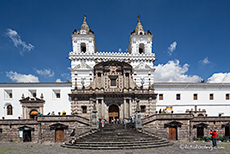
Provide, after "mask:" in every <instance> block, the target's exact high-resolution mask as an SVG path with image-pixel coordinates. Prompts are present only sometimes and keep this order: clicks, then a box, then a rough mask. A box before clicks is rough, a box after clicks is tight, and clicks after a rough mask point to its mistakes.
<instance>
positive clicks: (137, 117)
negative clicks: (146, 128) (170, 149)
mask: <svg viewBox="0 0 230 154" xmlns="http://www.w3.org/2000/svg"><path fill="white" fill-rule="evenodd" d="M135 128H136V129H142V120H141V113H139V112H136V114H135Z"/></svg>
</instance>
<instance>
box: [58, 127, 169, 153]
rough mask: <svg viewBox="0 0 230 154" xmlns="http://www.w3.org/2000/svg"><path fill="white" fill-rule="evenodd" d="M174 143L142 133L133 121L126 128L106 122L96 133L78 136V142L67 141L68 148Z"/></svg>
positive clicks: (132, 147)
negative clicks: (136, 128)
mask: <svg viewBox="0 0 230 154" xmlns="http://www.w3.org/2000/svg"><path fill="white" fill-rule="evenodd" d="M172 144H173V143H171V142H169V141H168V140H166V139H163V138H160V137H157V136H154V135H151V134H147V133H142V132H141V131H137V130H135V128H134V125H133V124H132V123H129V124H127V127H126V129H125V128H124V126H123V125H121V124H105V127H104V128H100V129H99V130H97V131H96V132H94V133H89V134H88V135H84V136H81V137H78V139H77V141H76V144H70V143H65V144H63V145H61V146H62V147H66V148H75V149H91V150H122V149H144V148H157V147H162V146H170V145H172Z"/></svg>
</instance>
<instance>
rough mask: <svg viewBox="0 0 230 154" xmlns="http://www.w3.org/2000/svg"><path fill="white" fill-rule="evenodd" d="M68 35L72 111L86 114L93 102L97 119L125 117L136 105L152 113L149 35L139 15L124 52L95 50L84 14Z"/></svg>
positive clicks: (120, 118) (150, 36)
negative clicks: (70, 41)
mask: <svg viewBox="0 0 230 154" xmlns="http://www.w3.org/2000/svg"><path fill="white" fill-rule="evenodd" d="M71 36H72V43H73V51H72V52H70V54H69V59H70V61H71V69H70V70H71V76H72V83H73V84H72V86H73V87H72V88H74V89H73V90H72V91H71V94H70V95H69V96H70V97H71V99H72V102H71V110H72V112H74V113H77V114H81V115H84V116H87V115H89V113H91V112H92V108H93V104H94V103H95V104H96V109H97V111H98V114H99V118H101V119H106V120H108V121H111V119H119V120H123V119H124V118H127V119H128V118H129V117H130V116H133V115H134V114H135V111H136V109H137V108H138V109H139V110H141V111H142V112H145V113H146V114H148V115H151V114H153V113H154V112H155V110H156V96H157V95H156V94H155V93H154V89H152V87H151V83H153V79H154V78H153V72H154V69H153V62H154V60H155V54H154V53H152V38H153V35H152V34H151V32H150V31H148V32H145V31H144V29H143V26H142V25H141V22H140V17H138V23H137V26H136V29H135V30H134V31H133V32H132V33H131V35H130V42H129V48H128V52H127V53H111V52H109V53H101V52H98V51H97V48H96V43H95V36H94V33H93V31H92V30H90V29H89V26H88V25H87V22H86V16H84V21H83V24H82V26H81V29H80V31H77V30H74V32H73V34H71Z"/></svg>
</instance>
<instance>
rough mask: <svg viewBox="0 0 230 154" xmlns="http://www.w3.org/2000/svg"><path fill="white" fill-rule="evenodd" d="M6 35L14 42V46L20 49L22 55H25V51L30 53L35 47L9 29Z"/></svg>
mask: <svg viewBox="0 0 230 154" xmlns="http://www.w3.org/2000/svg"><path fill="white" fill-rule="evenodd" d="M6 35H7V36H8V37H9V38H10V39H11V40H12V41H13V43H14V46H15V47H17V48H19V49H20V54H21V55H23V53H24V52H25V51H30V50H33V49H34V46H33V45H32V44H30V43H28V44H26V42H24V41H22V40H21V37H20V36H19V35H18V33H17V32H16V31H15V30H12V29H7V32H6Z"/></svg>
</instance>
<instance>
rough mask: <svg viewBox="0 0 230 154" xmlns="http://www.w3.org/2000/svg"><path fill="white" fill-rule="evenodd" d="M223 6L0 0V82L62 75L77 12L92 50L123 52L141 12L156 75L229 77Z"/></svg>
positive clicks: (179, 0)
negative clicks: (93, 42)
mask: <svg viewBox="0 0 230 154" xmlns="http://www.w3.org/2000/svg"><path fill="white" fill-rule="evenodd" d="M229 8H230V1H228V0H221V1H217V0H216V1H212V0H186V1H185V0H154V1H153V0H145V1H141V0H140V1H139V0H132V1H128V0H127V1H123V0H118V1H102V0H94V1H77V0H72V1H71V0H68V1H58V0H56V1H51V0H50V1H45V0H39V1H38V0H33V1H31V0H21V1H18V0H15V1H13V0H1V1H0V52H1V56H0V82H23V81H24V82H26V81H39V82H56V80H58V81H67V80H70V71H69V70H68V68H69V67H70V61H69V60H68V58H67V57H68V53H69V52H70V51H72V45H71V36H70V34H71V33H72V32H73V30H74V29H75V28H76V29H78V30H79V29H80V26H81V24H82V22H83V15H84V14H86V15H87V22H88V25H89V26H90V28H91V29H92V30H93V31H94V32H95V36H96V43H97V48H98V50H99V51H118V50H119V49H121V50H122V51H126V50H127V48H128V41H129V35H130V33H131V32H132V31H133V30H134V29H135V26H136V24H137V16H138V15H139V14H141V22H142V25H143V26H144V30H145V31H147V30H150V31H151V32H152V34H154V39H153V52H154V53H155V54H156V61H155V63H154V65H155V66H156V79H157V80H159V81H191V82H197V81H199V80H201V79H205V80H209V81H219V82H230V73H229V72H230V69H229V66H230V60H229V57H230V45H229V44H230V28H229V27H230V10H229ZM168 70H171V71H172V72H171V73H170V74H166V73H164V72H168ZM178 79H180V80H178Z"/></svg>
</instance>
